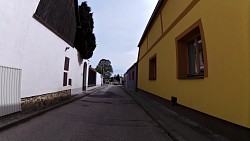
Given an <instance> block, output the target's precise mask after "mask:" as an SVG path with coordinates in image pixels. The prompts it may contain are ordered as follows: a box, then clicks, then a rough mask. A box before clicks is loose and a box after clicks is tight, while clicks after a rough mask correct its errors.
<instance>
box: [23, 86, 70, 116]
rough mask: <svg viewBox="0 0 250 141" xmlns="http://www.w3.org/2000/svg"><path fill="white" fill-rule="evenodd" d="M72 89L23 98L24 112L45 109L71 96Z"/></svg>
mask: <svg viewBox="0 0 250 141" xmlns="http://www.w3.org/2000/svg"><path fill="white" fill-rule="evenodd" d="M70 96H71V95H70V90H65V91H59V92H54V93H48V94H43V95H39V96H32V97H26V98H22V99H21V100H22V102H21V107H22V112H29V111H34V110H39V109H43V108H45V107H48V106H51V105H53V104H56V103H59V102H61V101H63V100H67V99H69V98H70Z"/></svg>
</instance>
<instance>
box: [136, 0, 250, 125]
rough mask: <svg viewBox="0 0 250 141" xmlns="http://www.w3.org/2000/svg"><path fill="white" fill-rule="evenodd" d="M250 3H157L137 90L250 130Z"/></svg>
mask: <svg viewBox="0 0 250 141" xmlns="http://www.w3.org/2000/svg"><path fill="white" fill-rule="evenodd" d="M249 17H250V1H249V0H240V1H236V0H219V1H218V0H159V2H158V5H157V6H156V8H155V11H154V13H153V15H152V17H151V19H150V21H149V23H148V25H147V27H146V29H145V31H144V34H143V36H142V38H141V40H140V43H139V45H138V47H139V55H138V89H140V90H143V91H146V92H149V93H152V94H154V95H157V96H159V97H162V98H164V99H167V100H170V99H171V97H176V98H177V100H178V103H179V104H181V105H184V106H186V107H189V108H192V109H195V110H197V111H200V112H203V113H206V114H209V115H211V116H214V117H217V118H220V119H223V120H226V121H229V122H232V123H235V124H238V125H241V126H244V127H247V128H250V18H249Z"/></svg>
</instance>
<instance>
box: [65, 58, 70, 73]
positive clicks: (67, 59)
mask: <svg viewBox="0 0 250 141" xmlns="http://www.w3.org/2000/svg"><path fill="white" fill-rule="evenodd" d="M64 70H65V71H69V58H68V57H65V61H64Z"/></svg>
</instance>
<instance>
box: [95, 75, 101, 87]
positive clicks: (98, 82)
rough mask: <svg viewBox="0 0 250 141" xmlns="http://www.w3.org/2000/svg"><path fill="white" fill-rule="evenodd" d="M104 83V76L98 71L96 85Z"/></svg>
mask: <svg viewBox="0 0 250 141" xmlns="http://www.w3.org/2000/svg"><path fill="white" fill-rule="evenodd" d="M101 85H102V76H101V74H100V73H98V72H96V86H101Z"/></svg>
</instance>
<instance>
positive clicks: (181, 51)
mask: <svg viewBox="0 0 250 141" xmlns="http://www.w3.org/2000/svg"><path fill="white" fill-rule="evenodd" d="M176 41H177V43H176V44H177V47H176V48H177V67H178V68H177V70H178V72H177V74H178V76H177V77H178V79H197V78H204V77H207V59H206V48H205V39H204V35H203V31H202V25H201V21H198V22H197V23H195V24H194V25H192V26H191V27H190V28H189V29H188V30H187V31H185V32H184V33H183V34H181V35H180V36H179V37H177V40H176Z"/></svg>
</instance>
